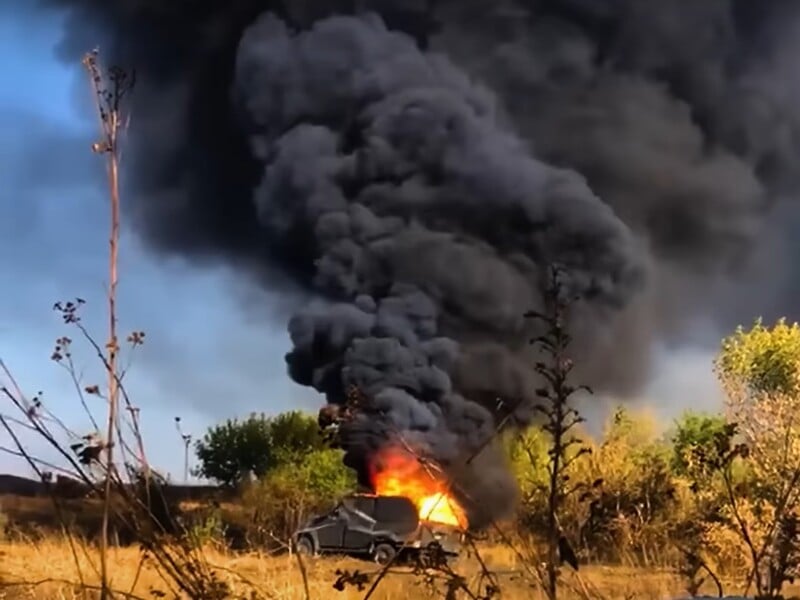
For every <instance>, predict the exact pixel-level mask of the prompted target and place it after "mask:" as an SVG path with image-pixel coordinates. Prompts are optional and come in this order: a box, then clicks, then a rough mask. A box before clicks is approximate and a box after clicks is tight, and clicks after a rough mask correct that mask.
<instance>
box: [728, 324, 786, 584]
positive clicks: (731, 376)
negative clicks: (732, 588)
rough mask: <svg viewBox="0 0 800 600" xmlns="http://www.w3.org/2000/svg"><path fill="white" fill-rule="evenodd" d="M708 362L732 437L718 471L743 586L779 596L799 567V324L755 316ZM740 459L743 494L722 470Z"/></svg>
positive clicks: (729, 338) (729, 469) (729, 468)
mask: <svg viewBox="0 0 800 600" xmlns="http://www.w3.org/2000/svg"><path fill="white" fill-rule="evenodd" d="M715 367H716V371H717V375H718V376H719V379H720V382H721V383H722V386H723V388H724V389H725V392H726V400H725V408H726V413H727V417H728V420H729V421H730V422H731V424H732V425H733V424H735V427H734V428H733V429H732V432H733V434H735V436H736V438H737V439H736V440H735V441H736V442H739V443H736V444H734V443H733V442H732V443H731V450H730V451H729V452H727V454H726V456H725V461H724V462H723V464H724V465H727V468H725V469H721V471H720V472H721V475H722V477H723V481H724V484H725V489H726V490H727V496H728V506H727V511H728V513H729V514H730V519H729V524H730V525H729V527H730V529H732V530H733V531H735V532H737V533H738V535H739V536H740V538H741V540H742V542H743V543H744V545H745V546H746V547H747V550H748V552H749V557H750V571H749V573H747V581H746V583H747V587H748V588H749V586H750V584H751V583H754V584H755V587H756V593H757V595H758V596H760V597H778V596H780V592H781V589H782V586H783V584H784V582H785V581H787V580H791V578H793V577H794V576H796V575H797V574H798V570H799V569H798V566H800V549H799V548H798V547H797V541H796V539H797V531H798V530H800V516H799V513H800V414H798V408H800V403H798V396H799V395H800V326H798V324H797V323H793V324H791V325H789V324H787V323H786V321H785V320H783V319H781V320H779V321H778V322H777V323H776V324H775V325H774V326H773V327H765V326H764V324H763V323H762V321H761V320H760V319H759V320H757V321H756V322H755V323H754V325H753V327H752V328H751V329H749V330H745V329H744V328H742V327H739V328H738V329H737V330H736V332H735V333H734V334H733V335H732V336H730V337H728V338H726V339H724V340H723V342H722V348H721V351H720V354H719V356H718V358H717V360H716V362H715ZM732 437H733V436H732ZM745 461H746V464H747V472H748V479H749V484H750V486H749V487H750V490H751V492H752V493H750V495H749V496H748V497H744V498H743V497H741V496H742V494H741V492H740V489H739V488H740V487H741V486H735V485H734V484H733V482H732V478H731V476H730V475H729V473H730V472H731V466H730V465H733V464H735V462H745Z"/></svg>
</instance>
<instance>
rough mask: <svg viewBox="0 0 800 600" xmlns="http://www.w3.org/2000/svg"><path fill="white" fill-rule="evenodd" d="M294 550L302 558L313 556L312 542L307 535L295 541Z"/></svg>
mask: <svg viewBox="0 0 800 600" xmlns="http://www.w3.org/2000/svg"><path fill="white" fill-rule="evenodd" d="M294 549H295V551H296V552H297V553H298V554H300V555H302V556H314V542H313V541H312V540H311V538H310V537H308V536H307V535H304V536H302V537H301V538H300V539H298V540H297V542H296V543H295V545H294Z"/></svg>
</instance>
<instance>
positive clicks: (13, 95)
mask: <svg viewBox="0 0 800 600" xmlns="http://www.w3.org/2000/svg"><path fill="white" fill-rule="evenodd" d="M8 4H10V3H5V2H0V53H2V56H3V60H2V61H0V256H2V262H0V274H2V279H0V281H2V284H0V287H1V288H2V290H3V293H2V294H0V358H2V359H3V360H4V361H5V362H6V363H7V364H8V366H10V367H11V369H12V370H13V372H14V374H15V376H16V378H17V379H18V381H19V383H20V384H21V385H22V387H23V388H24V389H25V390H26V391H27V392H29V393H31V394H32V393H35V392H37V391H40V390H41V391H43V392H44V400H45V403H46V404H47V406H48V407H49V408H50V409H51V410H52V411H53V412H54V413H56V414H58V415H59V416H60V417H61V418H63V419H64V420H65V421H66V422H67V423H68V424H69V425H70V426H71V427H74V428H75V430H77V431H79V432H81V433H85V432H88V431H89V430H90V429H91V427H90V425H89V422H88V418H87V417H85V415H84V414H83V413H82V412H81V410H80V404H79V402H78V400H77V398H76V396H75V393H74V392H73V391H72V388H71V383H70V380H69V377H68V375H67V373H66V372H64V371H63V370H62V369H61V368H59V367H58V366H57V365H56V364H55V363H53V362H52V361H50V359H49V357H50V354H51V352H52V348H53V343H54V340H55V338H57V337H58V336H60V335H64V334H67V335H70V336H71V337H72V338H73V339H77V337H78V336H77V333H78V332H77V331H75V330H71V331H70V330H69V329H68V328H65V326H64V325H62V324H61V322H60V320H59V317H58V315H57V314H56V313H54V312H53V311H52V306H53V303H54V302H55V301H57V300H62V299H63V300H68V299H70V298H73V297H76V296H80V297H82V298H84V299H86V300H87V306H86V308H85V311H84V315H85V318H86V322H87V324H88V325H89V326H90V328H91V329H92V330H93V331H94V332H96V336H97V337H98V339H99V340H100V341H101V342H102V341H103V340H104V337H103V325H104V323H105V321H104V319H105V314H106V313H105V304H104V298H105V296H104V286H105V284H106V281H107V276H106V269H107V249H108V242H107V231H108V226H107V223H108V218H109V217H108V206H107V201H106V197H105V196H104V194H103V192H104V187H103V185H104V183H105V180H104V179H103V178H104V170H103V165H102V162H101V159H100V158H99V157H98V156H96V155H94V154H92V153H91V152H90V150H89V146H90V144H91V142H92V141H94V137H95V133H96V131H97V130H96V126H97V123H96V120H95V119H94V113H93V112H92V109H93V105H92V103H91V96H90V92H89V86H88V82H87V79H86V75H85V73H84V71H83V70H82V68H81V66H80V65H75V66H70V65H64V64H63V63H60V62H58V61H57V60H56V58H55V57H54V54H53V46H54V45H55V43H56V41H57V39H58V37H59V31H60V28H61V19H60V17H59V15H58V14H44V15H42V14H37V15H34V14H26V13H19V12H14V11H12V9H11V8H10V7H8V6H7V5H8ZM18 7H19V5H17V6H16V7H15V8H18ZM123 201H124V199H123ZM121 252H122V255H121V259H120V260H121V268H120V272H121V280H120V284H119V285H120V287H119V295H120V302H121V307H120V327H121V330H122V331H126V332H127V331H130V330H133V329H141V330H144V331H145V332H146V334H147V337H146V341H147V343H146V345H145V346H144V347H143V348H142V349H141V350H140V351H137V353H136V355H135V356H134V357H133V365H132V368H131V371H130V375H129V380H128V382H127V385H128V389H129V392H130V394H131V395H132V397H133V401H134V403H135V404H137V405H139V406H140V408H141V411H142V420H143V425H144V429H145V436H146V441H147V445H148V448H149V454H150V456H151V458H152V460H153V461H154V462H155V463H156V464H157V466H159V467H161V468H163V469H165V470H168V471H170V472H172V473H173V475H174V476H176V477H180V476H182V470H183V467H182V465H183V450H182V448H183V446H182V442H181V440H180V438H179V435H178V433H177V431H176V429H175V423H174V417H175V416H180V417H181V418H182V421H183V427H184V429H186V430H187V432H191V433H194V434H200V433H202V432H203V431H204V430H205V428H206V427H207V426H208V425H209V424H211V423H214V422H216V421H219V420H222V419H224V418H227V417H234V416H241V415H246V414H247V413H249V412H251V411H264V412H267V413H275V412H279V411H282V410H287V409H290V408H301V409H306V410H316V408H317V407H318V406H319V404H320V400H319V399H318V398H317V397H316V395H315V394H314V392H313V391H310V390H306V389H303V388H300V387H299V386H296V385H294V384H293V383H291V382H290V381H289V380H288V378H287V377H286V375H285V368H284V361H283V354H284V353H285V352H286V350H287V349H288V336H287V334H286V333H285V326H284V324H283V323H282V322H272V321H270V320H268V316H267V313H268V312H269V311H268V307H269V304H270V297H269V295H268V294H266V293H264V292H261V291H258V290H255V289H250V288H248V286H247V283H246V282H244V281H242V280H239V279H237V278H236V276H235V275H234V274H233V273H230V272H226V271H224V270H221V269H218V270H212V269H203V270H197V269H192V268H191V267H190V266H188V265H186V264H183V263H181V262H180V261H177V260H165V259H164V258H162V257H158V256H153V255H150V254H148V253H147V252H146V250H144V249H143V248H142V247H141V246H140V245H139V244H138V240H136V239H135V238H134V237H133V236H131V235H130V234H127V233H126V234H125V235H124V238H123V246H122V251H121ZM245 302H247V303H249V304H250V308H249V309H245V308H244V307H243V304H244V303H245ZM253 307H255V308H253ZM76 355H77V361H78V363H79V365H80V366H81V367H82V368H85V373H84V378H85V381H86V383H93V382H98V383H99V382H100V378H101V376H102V373H101V372H100V370H99V369H98V365H97V361H96V359H94V358H93V357H92V354H91V352H89V351H88V349H87V348H86V346H85V345H83V344H80V345H76ZM94 408H95V409H96V412H97V414H98V415H100V414H102V410H103V406H101V401H96V402H95V403H94ZM0 410H2V412H3V413H5V414H8V413H9V412H10V409H9V408H8V406H7V404H4V405H2V409H0ZM28 441H29V446H30V448H31V450H33V451H34V452H36V453H37V454H38V455H40V456H42V457H43V458H50V457H53V454H52V452H48V451H47V450H46V449H45V448H44V447H43V446H42V444H41V443H39V442H38V441H37V440H35V439H33V438H28ZM9 442H10V440H8V439H7V436H4V435H3V434H0V445H2V446H6V447H8V446H9V445H10V444H9ZM0 472H14V473H26V472H27V468H26V467H25V465H24V464H22V463H21V461H20V460H19V459H16V458H14V457H10V456H8V455H7V454H3V453H0Z"/></svg>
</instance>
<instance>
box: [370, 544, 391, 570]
mask: <svg viewBox="0 0 800 600" xmlns="http://www.w3.org/2000/svg"><path fill="white" fill-rule="evenodd" d="M395 555H397V550H395V548H394V546H392V545H391V544H378V545H377V546H375V549H374V550H373V551H372V558H373V559H374V560H375V562H376V563H378V564H379V565H382V566H385V565H388V564H389V563H390V562H392V561H393V560H394V557H395Z"/></svg>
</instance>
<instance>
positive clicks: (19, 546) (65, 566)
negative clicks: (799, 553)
mask: <svg viewBox="0 0 800 600" xmlns="http://www.w3.org/2000/svg"><path fill="white" fill-rule="evenodd" d="M78 552H79V553H80V554H81V556H80V557H79V562H80V564H81V568H80V572H79V569H78V568H77V567H76V562H75V560H74V559H73V557H72V554H71V551H70V546H69V544H68V542H67V540H66V539H63V540H57V539H50V540H46V541H43V542H20V541H17V542H8V543H4V544H0V598H8V599H16V598H41V599H52V600H56V599H67V598H69V599H72V598H86V597H88V598H94V597H97V594H96V593H91V592H89V593H86V592H81V591H80V589H79V587H78V586H77V585H76V584H77V583H78V582H80V581H81V578H82V579H83V581H84V584H85V585H86V586H87V587H90V588H91V587H92V586H96V585H97V583H98V581H99V578H98V575H97V573H96V572H94V571H93V570H94V569H95V568H96V566H95V567H93V566H92V565H97V564H98V563H97V556H96V554H94V553H93V551H92V550H89V549H86V548H79V549H78ZM204 554H205V556H206V557H207V560H208V564H209V566H210V567H212V568H214V569H215V570H216V571H217V573H218V574H219V577H220V579H223V580H225V581H227V582H228V583H229V585H230V588H231V590H232V591H233V593H234V596H233V597H235V598H243V599H244V598H252V597H253V596H252V590H253V589H257V590H258V591H259V593H260V597H263V598H275V599H280V600H301V599H303V598H305V597H306V595H305V586H304V584H303V579H302V575H301V572H300V570H299V568H298V564H297V560H296V558H295V557H291V556H288V555H284V556H277V557H275V556H264V555H258V554H254V553H247V554H233V553H229V552H220V551H215V550H207V551H206V552H205V553H204ZM482 557H483V558H484V559H485V560H486V562H487V564H488V566H489V567H490V568H491V569H492V570H495V571H496V572H498V573H499V578H500V582H501V589H502V598H510V599H522V598H543V595H542V594H540V593H539V592H538V591H537V590H536V589H535V588H534V587H533V586H531V585H530V583H529V582H528V581H526V577H525V576H524V575H523V574H522V573H523V571H524V569H521V568H520V567H521V566H520V565H518V564H517V563H516V561H515V558H514V555H513V553H512V552H511V551H510V550H509V549H507V548H504V547H492V548H485V549H484V550H483V551H482ZM110 564H111V573H112V576H113V587H114V589H116V590H118V591H119V592H120V597H127V598H159V597H165V598H180V597H182V596H180V595H179V594H177V593H176V591H175V590H171V589H170V586H169V585H167V584H166V583H165V582H164V580H163V579H162V578H161V577H160V575H159V574H158V572H157V569H156V568H155V566H154V564H153V563H152V562H148V561H146V560H145V561H144V563H143V562H142V554H141V552H140V551H138V550H137V549H136V548H120V549H114V550H112V551H111V557H110ZM306 567H307V573H308V577H307V579H308V587H309V595H310V598H312V599H325V600H332V599H334V598H341V600H353V599H355V598H363V597H364V595H365V594H366V590H362V591H359V590H358V589H356V588H355V587H348V588H346V589H345V590H344V591H337V590H336V589H334V587H333V583H334V581H335V580H336V578H337V576H336V571H337V569H350V570H351V571H352V570H354V569H359V570H360V571H362V572H367V573H370V572H376V570H377V567H376V566H374V565H371V564H370V563H366V562H359V561H355V560H344V559H336V558H316V559H313V560H309V561H307V563H306ZM456 570H457V571H458V572H459V573H462V574H464V575H467V576H469V575H470V574H475V573H477V572H478V567H477V564H475V563H474V561H473V560H472V559H470V558H468V557H467V558H464V559H462V560H461V561H459V563H458V565H457V567H456ZM580 574H581V576H580V579H578V578H576V577H575V576H574V575H573V574H569V573H568V574H566V576H565V582H564V586H563V588H562V589H563V594H562V597H564V598H581V597H583V598H586V597H591V598H631V599H633V598H636V599H653V600H656V599H657V600H663V599H665V598H676V597H681V596H685V595H686V593H685V590H684V588H683V584H682V581H681V579H680V577H678V575H677V574H675V573H671V572H669V571H666V570H664V571H658V570H653V569H647V570H646V569H636V568H624V567H601V566H588V567H585V568H582V569H581V572H580ZM581 582H582V583H581ZM703 591H704V592H705V593H708V594H710V595H716V593H715V590H714V589H713V588H708V589H705V590H703ZM726 591H727V592H729V593H731V592H733V591H734V590H726ZM794 591H795V592H796V590H794ZM162 594H163V595H162ZM373 597H374V598H376V599H378V598H381V599H390V598H391V599H395V598H396V599H398V600H405V599H407V600H411V599H415V598H433V597H439V598H442V597H444V595H443V594H442V590H441V589H439V590H438V592H435V591H434V590H432V589H431V588H430V587H429V584H426V583H425V582H424V581H423V580H422V578H421V577H420V576H418V575H414V574H412V573H410V572H409V571H408V569H406V570H403V569H402V568H398V569H396V570H393V571H392V572H391V573H390V574H389V575H388V576H387V577H386V578H385V579H384V580H383V581H382V582H381V584H380V585H379V587H378V589H377V591H376V593H375V594H374V596H373Z"/></svg>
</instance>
